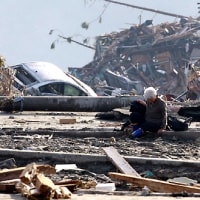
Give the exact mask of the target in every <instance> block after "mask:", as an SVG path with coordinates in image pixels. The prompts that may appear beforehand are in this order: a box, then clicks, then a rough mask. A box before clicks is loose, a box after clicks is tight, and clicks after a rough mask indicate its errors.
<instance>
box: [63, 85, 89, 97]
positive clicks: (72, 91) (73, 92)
mask: <svg viewBox="0 0 200 200" xmlns="http://www.w3.org/2000/svg"><path fill="white" fill-rule="evenodd" d="M64 96H87V95H86V94H85V93H84V92H83V91H81V90H80V89H78V88H76V87H74V86H72V85H69V84H65V85H64Z"/></svg>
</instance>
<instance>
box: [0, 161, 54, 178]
mask: <svg viewBox="0 0 200 200" xmlns="http://www.w3.org/2000/svg"><path fill="white" fill-rule="evenodd" d="M25 168H26V167H18V168H13V169H3V170H0V181H5V180H12V179H17V178H19V176H20V175H21V173H22V172H23V170H24V169H25ZM37 169H38V172H39V173H41V172H42V173H44V174H55V173H56V170H55V167H52V166H50V165H48V164H45V165H37Z"/></svg>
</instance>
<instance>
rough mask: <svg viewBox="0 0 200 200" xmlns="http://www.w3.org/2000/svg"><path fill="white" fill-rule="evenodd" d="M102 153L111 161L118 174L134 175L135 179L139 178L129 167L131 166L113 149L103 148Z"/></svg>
mask: <svg viewBox="0 0 200 200" xmlns="http://www.w3.org/2000/svg"><path fill="white" fill-rule="evenodd" d="M103 150H104V152H105V153H106V155H107V156H108V158H109V159H110V160H111V162H112V163H113V165H115V166H116V167H117V168H118V169H119V170H120V172H122V173H124V174H129V175H134V176H137V177H141V176H140V175H139V174H138V173H137V172H136V171H135V169H133V168H132V167H131V165H130V164H129V163H128V162H127V161H126V160H125V159H124V158H123V157H122V156H121V155H120V154H119V153H118V151H117V150H116V149H115V148H114V147H112V146H111V147H104V148H103Z"/></svg>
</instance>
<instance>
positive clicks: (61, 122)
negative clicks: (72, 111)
mask: <svg viewBox="0 0 200 200" xmlns="http://www.w3.org/2000/svg"><path fill="white" fill-rule="evenodd" d="M59 123H60V124H75V123H76V118H72V119H60V120H59Z"/></svg>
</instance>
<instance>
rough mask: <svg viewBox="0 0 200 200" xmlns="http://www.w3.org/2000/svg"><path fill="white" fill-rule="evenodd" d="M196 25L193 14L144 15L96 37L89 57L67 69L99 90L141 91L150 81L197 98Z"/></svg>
mask: <svg viewBox="0 0 200 200" xmlns="http://www.w3.org/2000/svg"><path fill="white" fill-rule="evenodd" d="M109 2H110V1H109ZM111 2H112V1H111ZM178 17H182V16H178ZM199 24H200V22H199V19H198V18H197V19H193V18H192V17H185V18H184V16H183V17H182V18H180V20H179V21H178V22H173V23H168V22H166V23H161V24H158V25H153V21H152V20H146V21H145V22H144V23H141V24H138V25H132V26H130V28H128V29H124V30H122V31H120V32H112V33H110V34H105V35H101V36H98V37H97V38H96V48H95V55H94V59H93V61H92V62H90V63H89V64H87V65H85V66H83V67H82V68H69V71H70V72H71V73H72V74H73V75H75V76H77V77H78V78H79V79H80V80H82V81H83V82H85V83H87V84H88V85H90V86H92V87H93V89H94V90H95V91H96V92H97V94H99V95H112V94H113V91H116V89H118V90H117V92H118V94H124V93H126V94H130V93H134V94H142V93H143V89H144V87H149V86H153V87H156V88H158V89H159V90H158V92H159V93H160V94H163V95H166V96H169V98H177V97H178V96H179V95H181V96H182V97H183V98H184V100H185V99H190V100H194V99H199V98H200V90H199V84H200V71H199V67H200V62H199V59H200V48H199V44H200V35H199V30H200V26H199ZM115 94H116V93H115Z"/></svg>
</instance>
